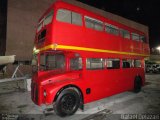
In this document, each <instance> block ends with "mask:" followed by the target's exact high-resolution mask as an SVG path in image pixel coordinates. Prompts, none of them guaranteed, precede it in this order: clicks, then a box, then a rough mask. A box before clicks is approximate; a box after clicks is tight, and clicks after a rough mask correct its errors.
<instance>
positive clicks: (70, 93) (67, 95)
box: [54, 88, 80, 117]
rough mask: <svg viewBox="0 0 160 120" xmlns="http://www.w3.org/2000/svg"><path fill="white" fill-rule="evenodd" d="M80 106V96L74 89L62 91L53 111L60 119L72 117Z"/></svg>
mask: <svg viewBox="0 0 160 120" xmlns="http://www.w3.org/2000/svg"><path fill="white" fill-rule="evenodd" d="M79 106H80V96H79V94H78V92H77V91H76V90H74V89H69V88H67V89H64V90H63V91H62V92H61V93H60V95H59V96H58V98H57V100H56V101H55V104H54V110H55V112H56V114H57V115H59V116H61V117H65V116H69V115H73V114H74V113H75V112H76V111H77V109H78V108H79Z"/></svg>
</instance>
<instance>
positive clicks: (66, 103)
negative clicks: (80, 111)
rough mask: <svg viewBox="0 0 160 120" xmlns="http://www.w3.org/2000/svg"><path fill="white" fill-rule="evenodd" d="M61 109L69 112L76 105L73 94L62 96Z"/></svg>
mask: <svg viewBox="0 0 160 120" xmlns="http://www.w3.org/2000/svg"><path fill="white" fill-rule="evenodd" d="M61 103H62V104H61V105H62V109H63V110H64V111H66V112H71V111H73V110H74V108H75V106H76V98H75V96H74V95H65V96H64V97H63V98H62V102H61Z"/></svg>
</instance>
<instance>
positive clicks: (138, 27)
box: [53, 0, 148, 36]
mask: <svg viewBox="0 0 160 120" xmlns="http://www.w3.org/2000/svg"><path fill="white" fill-rule="evenodd" d="M56 1H62V2H66V3H69V4H72V5H75V6H78V7H81V8H83V9H86V10H88V11H91V12H93V13H96V14H98V15H101V16H103V17H105V18H108V19H110V20H113V21H116V22H118V23H121V24H123V25H126V26H128V27H131V28H133V29H136V30H139V31H141V32H143V33H145V34H146V36H148V26H145V25H142V24H140V23H137V22H134V21H132V20H129V19H126V18H124V17H121V16H118V15H115V14H113V13H110V12H106V11H104V10H101V9H98V8H95V7H92V6H89V5H87V4H84V3H81V2H79V1H76V0H53V2H56Z"/></svg>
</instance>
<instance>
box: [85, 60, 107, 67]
mask: <svg viewBox="0 0 160 120" xmlns="http://www.w3.org/2000/svg"><path fill="white" fill-rule="evenodd" d="M104 63H105V60H104V59H102V58H88V59H87V61H86V68H87V69H88V70H96V69H104V65H105V64H104Z"/></svg>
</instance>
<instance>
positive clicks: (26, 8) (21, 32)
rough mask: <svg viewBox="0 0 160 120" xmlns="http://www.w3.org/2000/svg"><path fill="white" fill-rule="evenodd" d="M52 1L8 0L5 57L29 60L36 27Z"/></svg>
mask: <svg viewBox="0 0 160 120" xmlns="http://www.w3.org/2000/svg"><path fill="white" fill-rule="evenodd" d="M51 4H52V0H9V1H8V20H7V43H6V55H16V60H31V58H32V50H33V42H34V37H35V31H36V25H37V21H38V19H39V18H40V16H41V15H42V14H43V12H45V10H46V9H47V8H48V7H49V6H50V5H51Z"/></svg>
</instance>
